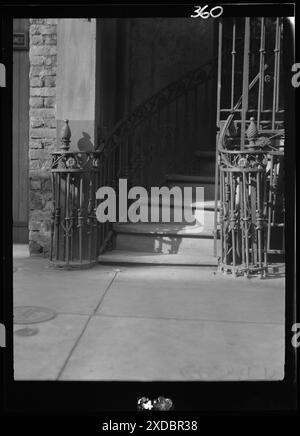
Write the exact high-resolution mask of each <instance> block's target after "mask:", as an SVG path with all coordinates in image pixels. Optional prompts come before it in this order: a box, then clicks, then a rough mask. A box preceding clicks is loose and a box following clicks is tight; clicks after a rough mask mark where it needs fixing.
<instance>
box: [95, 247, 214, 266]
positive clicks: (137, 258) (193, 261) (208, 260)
mask: <svg viewBox="0 0 300 436" xmlns="http://www.w3.org/2000/svg"><path fill="white" fill-rule="evenodd" d="M211 253H212V250H211V252H210V253H206V254H205V255H197V256H196V255H187V254H176V255H174V254H162V253H146V252H138V251H136V252H132V251H124V250H113V251H108V252H106V253H104V254H102V255H100V256H99V257H98V262H100V263H101V264H109V265H130V264H140V265H165V266H168V265H175V266H176V265H184V266H201V267H209V268H211V267H214V268H217V258H216V257H213V256H212V254H211Z"/></svg>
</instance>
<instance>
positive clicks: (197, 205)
mask: <svg viewBox="0 0 300 436" xmlns="http://www.w3.org/2000/svg"><path fill="white" fill-rule="evenodd" d="M149 197H150V196H149ZM173 200H174V199H173V197H171V201H170V208H174V207H182V203H180V204H177V203H174V201H173ZM140 204H143V205H144V204H145V205H148V207H150V206H151V205H152V206H156V207H157V206H159V207H162V202H161V197H159V201H157V200H154V201H152V202H151V199H150V198H149V199H148V201H146V200H145V201H143V199H140ZM190 206H192V207H193V208H194V209H202V207H204V211H211V210H214V209H215V200H204V201H203V202H197V201H192V203H190ZM219 206H220V202H218V205H217V207H218V208H219Z"/></svg>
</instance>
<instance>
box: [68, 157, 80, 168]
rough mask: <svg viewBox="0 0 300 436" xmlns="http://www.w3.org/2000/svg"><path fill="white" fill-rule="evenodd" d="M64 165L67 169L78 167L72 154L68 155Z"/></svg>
mask: <svg viewBox="0 0 300 436" xmlns="http://www.w3.org/2000/svg"><path fill="white" fill-rule="evenodd" d="M66 167H67V168H69V169H75V168H77V167H78V165H77V161H76V159H75V157H74V156H70V157H69V158H68V159H67V161H66Z"/></svg>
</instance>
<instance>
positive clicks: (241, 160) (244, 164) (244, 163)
mask: <svg viewBox="0 0 300 436" xmlns="http://www.w3.org/2000/svg"><path fill="white" fill-rule="evenodd" d="M237 165H238V166H239V167H241V168H246V167H247V166H249V161H248V159H247V157H240V158H239V159H238V161H237Z"/></svg>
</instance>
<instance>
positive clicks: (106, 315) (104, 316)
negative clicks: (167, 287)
mask: <svg viewBox="0 0 300 436" xmlns="http://www.w3.org/2000/svg"><path fill="white" fill-rule="evenodd" d="M94 315H95V316H99V317H103V318H132V319H159V320H164V321H199V322H216V323H226V324H259V325H281V326H282V325H284V321H283V322H282V323H281V322H264V321H262V322H260V321H229V320H217V319H207V318H174V317H169V318H166V317H163V316H138V315H109V314H105V313H101V312H100V313H99V312H98V313H95V314H94Z"/></svg>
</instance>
